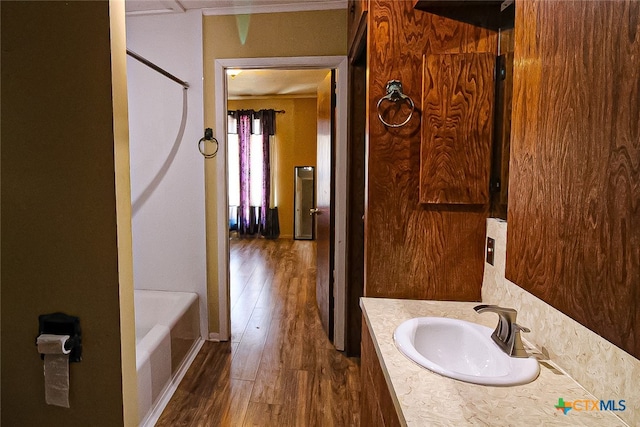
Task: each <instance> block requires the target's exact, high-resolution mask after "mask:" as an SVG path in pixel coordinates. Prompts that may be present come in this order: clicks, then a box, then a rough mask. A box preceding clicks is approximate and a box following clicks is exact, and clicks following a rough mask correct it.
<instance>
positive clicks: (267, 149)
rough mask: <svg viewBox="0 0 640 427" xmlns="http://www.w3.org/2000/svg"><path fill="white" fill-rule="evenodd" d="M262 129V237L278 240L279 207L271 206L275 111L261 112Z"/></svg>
mask: <svg viewBox="0 0 640 427" xmlns="http://www.w3.org/2000/svg"><path fill="white" fill-rule="evenodd" d="M260 124H261V128H262V164H263V165H264V173H263V174H262V200H263V202H262V224H261V228H262V235H263V236H264V237H266V238H267V239H277V238H278V237H279V236H280V221H279V219H278V207H277V206H271V181H272V179H273V177H272V174H273V173H274V171H273V170H272V169H271V150H272V148H273V147H272V145H273V143H274V141H275V139H274V137H275V134H276V112H275V111H274V110H261V111H260Z"/></svg>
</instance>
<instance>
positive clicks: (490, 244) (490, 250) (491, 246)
mask: <svg viewBox="0 0 640 427" xmlns="http://www.w3.org/2000/svg"><path fill="white" fill-rule="evenodd" d="M495 252H496V241H495V240H494V239H492V238H491V237H487V256H486V260H487V262H488V263H489V264H491V265H493V257H494V254H495Z"/></svg>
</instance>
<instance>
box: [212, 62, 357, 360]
mask: <svg viewBox="0 0 640 427" xmlns="http://www.w3.org/2000/svg"><path fill="white" fill-rule="evenodd" d="M228 69H333V70H335V72H336V124H335V126H336V140H335V146H336V152H335V162H334V168H335V189H334V190H335V193H334V194H335V198H334V199H335V200H334V201H333V202H334V206H335V212H336V217H335V227H334V230H333V238H334V239H335V255H334V261H335V263H334V264H335V265H334V269H333V271H332V272H330V274H332V275H333V277H334V292H333V293H334V295H333V297H334V299H335V305H334V314H333V315H334V328H333V339H334V340H333V341H334V345H335V347H336V348H337V349H338V350H344V346H345V332H346V329H345V325H346V323H345V316H346V310H345V307H346V301H345V295H346V280H345V270H346V266H345V258H346V257H345V253H346V248H345V241H346V239H345V236H346V203H347V197H346V187H347V184H346V183H347V178H346V176H347V173H346V155H347V152H346V140H347V123H346V111H347V57H346V56H325V57H323V56H318V57H287V58H241V59H219V60H216V61H215V75H216V80H215V93H216V95H215V104H216V112H217V114H216V131H215V137H216V138H217V139H218V141H221V142H222V141H226V139H227V121H226V118H227V93H228V92H227V79H226V75H227V70H228ZM218 157H219V159H221V161H218V164H217V181H218V182H219V183H224V185H218V186H217V192H216V212H217V218H218V222H217V225H216V229H217V235H218V236H219V237H218V242H217V249H218V256H217V261H218V277H217V279H218V280H217V282H218V314H219V323H220V333H219V336H218V337H217V338H218V339H220V340H221V341H226V340H229V338H230V299H229V294H230V293H229V285H230V280H229V212H228V194H227V173H228V164H227V160H226V159H227V146H226V144H225V143H224V142H222V143H221V144H220V150H219V152H218Z"/></svg>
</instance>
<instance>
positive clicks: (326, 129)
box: [316, 71, 335, 340]
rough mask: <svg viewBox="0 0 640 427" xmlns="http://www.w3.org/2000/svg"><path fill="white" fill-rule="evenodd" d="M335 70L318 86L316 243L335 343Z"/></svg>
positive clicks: (321, 293) (325, 314)
mask: <svg viewBox="0 0 640 427" xmlns="http://www.w3.org/2000/svg"><path fill="white" fill-rule="evenodd" d="M333 82H334V80H333V71H331V72H329V73H328V74H327V76H326V77H325V79H324V80H323V81H322V82H321V83H319V84H318V98H317V106H318V110H317V111H318V126H317V129H318V139H317V150H318V152H317V155H316V165H317V168H316V171H317V175H316V209H317V210H318V211H319V212H318V213H317V214H316V241H317V242H318V246H317V255H316V259H317V275H316V300H317V303H318V311H319V312H320V319H321V320H322V325H323V326H324V330H325V332H326V333H327V336H328V337H329V339H331V340H333V324H334V323H333V322H334V317H333V307H334V300H333V268H334V262H333V256H334V251H335V249H334V242H333V239H332V238H331V235H332V233H333V227H334V204H333V199H334V197H333V192H334V190H333V187H334V165H335V162H334V161H333V158H334V156H335V149H334V148H333V146H334V140H335V137H334V120H333V87H334V83H333Z"/></svg>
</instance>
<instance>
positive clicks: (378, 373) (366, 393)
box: [360, 317, 402, 427]
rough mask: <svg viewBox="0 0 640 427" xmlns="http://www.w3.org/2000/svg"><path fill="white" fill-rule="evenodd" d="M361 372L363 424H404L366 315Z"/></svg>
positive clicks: (361, 416)
mask: <svg viewBox="0 0 640 427" xmlns="http://www.w3.org/2000/svg"><path fill="white" fill-rule="evenodd" d="M360 373H361V375H362V393H361V404H360V410H361V415H360V419H361V420H362V425H363V426H365V425H370V426H374V425H375V426H385V427H396V426H397V427H399V426H400V425H402V424H401V423H400V419H399V417H398V413H397V412H396V408H395V405H394V404H393V399H392V397H391V392H390V390H389V384H387V380H386V379H385V376H384V373H383V372H382V367H381V366H380V359H378V355H377V353H376V350H375V347H374V344H373V340H372V338H371V335H370V333H369V328H368V326H367V324H366V321H365V320H364V317H363V319H362V366H361V369H360ZM365 422H369V424H365Z"/></svg>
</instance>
